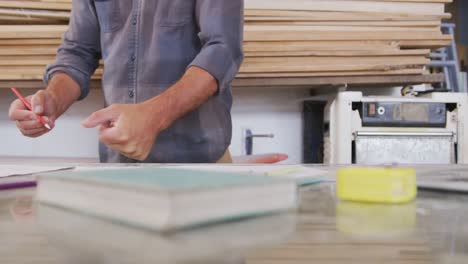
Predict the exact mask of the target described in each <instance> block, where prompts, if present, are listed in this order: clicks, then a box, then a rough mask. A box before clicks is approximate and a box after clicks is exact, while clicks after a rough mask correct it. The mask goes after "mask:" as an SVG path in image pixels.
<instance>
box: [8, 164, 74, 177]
mask: <svg viewBox="0 0 468 264" xmlns="http://www.w3.org/2000/svg"><path fill="white" fill-rule="evenodd" d="M71 168H72V167H69V166H68V167H67V166H38V165H34V166H28V165H0V178H5V177H11V176H22V175H31V174H36V173H41V172H48V171H57V170H64V169H71Z"/></svg>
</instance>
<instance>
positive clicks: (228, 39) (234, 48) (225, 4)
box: [189, 0, 244, 92]
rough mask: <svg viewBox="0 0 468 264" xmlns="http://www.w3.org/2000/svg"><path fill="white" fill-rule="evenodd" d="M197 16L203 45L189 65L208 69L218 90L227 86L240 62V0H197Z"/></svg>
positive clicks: (241, 1)
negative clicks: (216, 82)
mask: <svg viewBox="0 0 468 264" xmlns="http://www.w3.org/2000/svg"><path fill="white" fill-rule="evenodd" d="M195 13H196V19H197V23H198V26H199V29H200V33H199V38H200V41H201V44H202V49H201V51H200V53H199V54H198V55H197V56H196V57H195V59H194V60H193V61H192V63H191V64H190V65H189V67H191V66H197V67H200V68H202V69H204V70H206V71H208V72H209V73H210V74H211V75H213V77H215V78H216V79H217V81H218V86H219V90H220V92H222V90H223V89H226V88H229V87H230V83H231V82H232V80H233V79H234V77H235V76H236V74H237V72H238V71H239V68H240V66H241V63H242V61H243V52H242V41H243V30H244V27H243V25H244V22H243V21H244V1H243V0H197V1H196V10H195Z"/></svg>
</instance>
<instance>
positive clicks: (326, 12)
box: [0, 0, 452, 85]
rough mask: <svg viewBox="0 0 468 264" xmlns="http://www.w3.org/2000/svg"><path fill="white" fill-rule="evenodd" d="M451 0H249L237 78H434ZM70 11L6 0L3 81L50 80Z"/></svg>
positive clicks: (50, 3) (1, 9) (64, 0)
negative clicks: (47, 70) (48, 71)
mask: <svg viewBox="0 0 468 264" xmlns="http://www.w3.org/2000/svg"><path fill="white" fill-rule="evenodd" d="M451 1H452V0H426V1H425V0H288V1H284V0H245V34H244V51H245V61H244V64H243V65H242V67H241V69H240V72H239V75H238V77H237V79H238V80H236V81H237V82H238V83H242V82H245V81H247V82H248V80H258V79H262V80H264V79H272V80H273V79H278V78H283V79H288V80H291V81H292V85H293V84H294V82H293V80H294V79H297V78H316V79H320V78H338V79H339V80H343V79H344V80H348V79H349V80H350V82H352V80H353V79H352V78H356V77H359V78H360V79H361V80H362V78H365V77H366V76H369V77H376V76H383V77H384V79H383V81H381V82H383V83H385V78H386V77H385V76H388V80H394V79H395V76H412V77H414V76H423V75H426V74H427V72H426V70H425V65H427V64H428V63H429V59H428V55H429V53H430V51H431V49H435V48H439V47H442V46H446V45H449V44H450V41H451V40H452V36H449V35H443V34H442V33H441V30H440V25H441V20H443V19H445V18H449V17H450V14H447V13H445V4H447V3H450V2H451ZM70 8H71V0H28V1H13V0H3V1H2V0H0V56H1V57H2V58H1V59H0V69H1V71H0V81H2V80H3V81H6V80H8V81H14V80H40V79H41V78H42V73H43V71H44V67H45V65H46V64H48V63H50V62H52V61H53V59H54V55H55V53H56V49H57V46H58V45H59V44H60V42H61V36H62V34H63V32H64V31H65V30H66V28H67V23H68V19H69V12H70ZM101 74H102V69H99V70H98V72H97V73H96V75H95V77H94V78H95V79H99V78H100V76H101ZM239 80H240V81H239ZM327 80H328V79H324V80H322V82H325V83H326V82H328V81H327ZM330 80H333V79H330ZM330 82H331V81H330ZM388 82H390V81H388ZM403 82H404V81H403Z"/></svg>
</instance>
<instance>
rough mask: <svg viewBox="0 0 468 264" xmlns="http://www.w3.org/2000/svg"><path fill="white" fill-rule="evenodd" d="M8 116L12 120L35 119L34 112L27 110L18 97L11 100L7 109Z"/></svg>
mask: <svg viewBox="0 0 468 264" xmlns="http://www.w3.org/2000/svg"><path fill="white" fill-rule="evenodd" d="M8 117H9V118H10V120H12V121H16V120H32V119H35V116H34V113H32V112H31V111H29V109H27V108H26V106H25V105H24V104H23V102H21V101H20V100H19V99H17V100H15V101H13V103H11V105H10V109H9V111H8Z"/></svg>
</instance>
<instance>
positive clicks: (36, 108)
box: [31, 90, 46, 115]
mask: <svg viewBox="0 0 468 264" xmlns="http://www.w3.org/2000/svg"><path fill="white" fill-rule="evenodd" d="M45 97H46V93H45V92H44V91H42V90H41V91H39V92H37V93H36V94H35V95H33V97H32V99H31V106H32V110H33V112H34V113H36V114H38V115H41V114H42V113H43V112H44V105H45V100H46V98H45Z"/></svg>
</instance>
